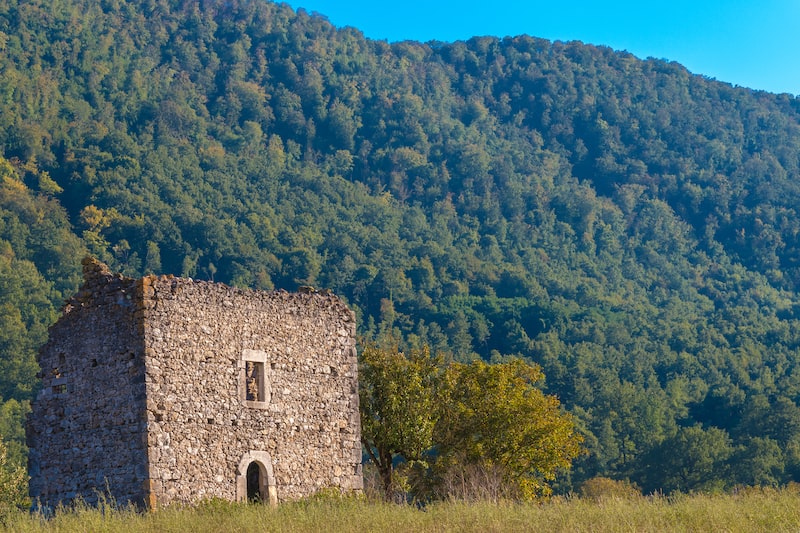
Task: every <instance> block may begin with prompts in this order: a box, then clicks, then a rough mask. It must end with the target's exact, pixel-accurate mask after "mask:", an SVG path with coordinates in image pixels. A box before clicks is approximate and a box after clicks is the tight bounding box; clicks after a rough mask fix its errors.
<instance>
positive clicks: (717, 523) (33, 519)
mask: <svg viewBox="0 0 800 533" xmlns="http://www.w3.org/2000/svg"><path fill="white" fill-rule="evenodd" d="M1 528H4V530H5V531H19V532H28V531H31V532H69V533H73V532H76V531H86V532H90V531H107V532H123V533H137V532H153V533H156V532H158V533H164V532H186V531H191V532H205V531H210V532H226V533H227V532H256V531H259V532H260V531H280V532H307V531H313V532H316V531H353V532H370V531H376V532H377V531H380V532H382V531H388V532H391V533H402V532H412V531H413V532H418V531H434V532H438V531H458V532H462V531H463V532H471V531H475V532H478V531H480V532H506V531H546V532H550V531H569V532H580V531H591V532H603V531H713V532H722V531H747V532H751V531H770V532H774V531H800V492H798V491H796V490H771V489H763V490H748V491H744V492H742V493H739V494H726V495H692V496H678V497H671V498H666V497H629V498H606V499H600V500H599V501H593V500H588V499H581V498H577V497H576V498H557V499H554V500H552V501H550V502H548V503H543V504H524V505H523V504H510V503H509V504H490V503H437V504H434V505H429V506H427V507H425V508H424V509H417V508H415V507H411V506H402V505H393V504H385V503H376V502H368V501H365V500H356V499H313V500H310V501H304V502H296V503H290V504H284V505H281V506H279V507H276V508H269V507H264V506H260V505H239V504H229V503H223V502H208V503H205V504H203V505H200V506H199V507H196V508H185V509H178V508H168V509H162V510H158V511H155V512H151V513H143V514H142V513H136V512H133V511H129V510H118V509H113V508H111V507H106V508H103V509H100V510H97V509H78V510H73V511H69V512H62V513H59V514H57V515H56V516H54V517H52V518H50V519H47V520H46V519H44V518H42V517H38V516H35V515H28V514H19V515H11V516H6V517H5V520H4V523H3V525H2V527H1Z"/></svg>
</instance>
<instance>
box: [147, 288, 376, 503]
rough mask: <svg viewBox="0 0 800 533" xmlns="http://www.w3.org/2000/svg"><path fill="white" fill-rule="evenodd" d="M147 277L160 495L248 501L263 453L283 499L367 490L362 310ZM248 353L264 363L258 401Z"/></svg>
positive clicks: (163, 498) (155, 499)
mask: <svg viewBox="0 0 800 533" xmlns="http://www.w3.org/2000/svg"><path fill="white" fill-rule="evenodd" d="M139 283H140V290H141V293H142V295H143V298H144V300H143V304H142V305H143V309H144V311H143V312H144V315H145V318H146V321H145V324H146V325H145V338H146V367H147V371H146V378H145V379H146V384H147V439H148V443H149V446H150V465H149V468H150V471H149V474H150V477H151V482H150V483H151V485H150V491H151V496H150V504H151V505H163V504H169V503H172V502H195V501H198V500H200V499H202V498H207V497H212V496H213V497H219V498H224V499H230V500H234V499H241V498H243V497H245V496H246V494H245V493H244V492H243V491H244V490H246V489H244V488H243V487H244V483H245V480H244V478H243V474H244V472H243V470H244V469H246V467H247V464H248V462H250V461H251V459H253V458H258V459H259V460H260V461H261V463H268V464H262V466H263V467H265V468H264V469H263V474H264V476H265V477H268V478H269V479H266V480H264V483H265V484H268V485H269V486H270V493H271V496H273V497H277V500H287V499H294V498H298V497H302V496H305V495H309V494H311V493H313V492H315V491H316V490H318V489H320V488H323V487H337V488H341V489H343V490H359V489H361V488H362V477H361V443H360V424H359V412H358V376H357V360H356V355H355V320H354V316H353V313H352V312H351V311H350V310H349V309H348V308H347V307H346V306H345V305H344V304H343V303H342V302H341V301H340V300H338V299H337V298H336V297H334V296H330V295H325V294H320V293H311V294H290V293H286V292H283V291H280V292H271V293H266V292H256V291H243V290H238V289H234V288H231V287H227V286H225V285H221V284H214V283H206V282H199V281H192V280H188V279H179V278H169V277H158V278H157V277H147V278H144V279H142V280H140V282H139ZM248 360H251V361H260V362H261V363H260V364H261V365H262V367H263V372H264V376H262V378H263V383H261V388H262V390H261V394H260V397H259V398H253V400H256V401H248V400H247V390H248V383H247V382H246V377H245V374H246V372H247V369H248V363H247V361H248ZM250 385H252V383H250ZM265 497H266V496H265Z"/></svg>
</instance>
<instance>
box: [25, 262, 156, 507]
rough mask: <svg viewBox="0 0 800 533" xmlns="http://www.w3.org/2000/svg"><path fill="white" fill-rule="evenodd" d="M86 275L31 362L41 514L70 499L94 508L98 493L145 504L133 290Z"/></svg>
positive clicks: (94, 268) (89, 269)
mask: <svg viewBox="0 0 800 533" xmlns="http://www.w3.org/2000/svg"><path fill="white" fill-rule="evenodd" d="M84 275H85V277H86V278H87V282H86V284H85V285H84V286H83V288H82V290H81V292H80V293H78V294H77V295H76V296H75V297H73V298H72V299H71V300H69V301H68V302H67V304H66V305H65V307H64V315H63V316H62V317H61V319H60V320H59V321H58V322H57V323H56V324H55V325H54V326H53V327H52V328H51V330H50V340H49V341H48V342H47V344H45V345H44V346H43V347H42V349H41V351H40V353H39V356H38V361H39V365H40V367H41V378H42V389H41V392H40V393H39V395H38V397H37V398H36V400H35V401H34V403H33V412H32V414H31V416H30V417H29V423H28V445H29V447H30V456H29V457H30V459H29V466H30V475H31V481H30V491H31V495H32V496H33V498H34V500H35V501H37V500H38V503H39V504H40V505H43V506H47V507H53V506H55V505H57V504H58V503H59V502H64V503H69V502H71V501H72V500H74V499H75V498H76V497H81V498H83V499H84V500H85V501H87V502H90V503H91V502H95V501H96V500H97V497H98V493H104V495H105V496H111V497H112V498H113V499H115V500H116V501H117V502H118V503H121V504H125V503H128V502H133V503H137V504H140V503H144V496H145V491H144V488H145V486H146V484H145V481H146V479H147V475H148V466H147V453H146V444H147V441H146V438H144V437H145V435H146V433H145V432H146V427H147V426H146V418H145V397H144V395H145V385H144V343H143V341H142V328H141V324H138V325H137V320H136V316H135V315H136V308H135V302H134V292H135V287H134V282H133V280H131V279H127V278H123V277H122V276H114V275H111V274H110V273H109V272H108V271H107V270H106V269H105V267H104V266H103V265H101V264H99V263H96V262H91V261H88V262H85V263H84ZM109 493H110V494H109Z"/></svg>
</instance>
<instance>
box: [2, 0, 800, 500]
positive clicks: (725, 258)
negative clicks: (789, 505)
mask: <svg viewBox="0 0 800 533" xmlns="http://www.w3.org/2000/svg"><path fill="white" fill-rule="evenodd" d="M0 155H2V156H3V159H2V160H0V177H2V180H3V181H2V183H1V184H0V369H2V371H1V372H0V397H1V398H0V399H1V400H2V401H3V404H2V408H0V433H2V434H3V435H4V436H5V437H6V439H8V440H10V441H11V443H12V444H14V443H16V445H17V447H16V448H14V447H13V446H11V447H10V449H11V452H12V453H11V456H12V457H21V456H22V453H23V451H24V450H23V449H22V447H21V446H20V445H19V443H20V442H21V440H22V436H21V433H20V419H21V414H22V413H24V412H25V410H26V403H25V402H27V401H28V400H29V399H30V398H31V394H32V390H33V388H34V386H35V381H36V380H35V377H34V375H35V372H36V368H35V367H36V365H35V362H34V359H33V357H34V353H35V349H36V347H37V346H38V345H39V344H41V343H42V342H43V340H44V337H45V335H46V331H45V329H46V326H47V324H49V323H50V322H52V321H53V320H54V319H55V317H56V314H57V312H56V310H57V309H58V307H59V306H60V304H61V301H62V300H63V298H64V297H65V295H67V294H69V293H70V292H71V291H72V290H74V289H75V288H76V286H77V284H78V282H79V259H80V257H81V256H83V255H84V254H85V253H87V252H90V253H92V254H94V255H96V256H98V257H99V258H101V259H102V260H103V261H105V262H107V263H109V264H110V265H111V266H112V268H115V269H117V270H121V271H123V272H125V273H127V274H143V273H147V272H159V273H160V272H164V273H173V274H176V275H183V276H192V277H200V278H207V279H214V280H217V281H223V282H226V283H232V284H235V285H241V286H251V287H256V288H264V289H269V288H273V287H285V288H288V289H293V288H295V287H297V286H298V285H314V286H319V287H326V288H330V289H332V290H333V291H334V292H336V293H337V294H339V295H341V296H342V297H343V298H344V299H346V301H347V302H348V303H349V304H350V305H351V306H352V307H353V309H354V310H356V312H357V314H358V318H359V322H360V332H361V333H362V334H363V335H365V336H367V337H373V338H374V337H380V336H388V335H392V336H394V337H397V338H400V337H402V338H403V339H405V341H406V342H407V343H408V344H410V345H412V346H421V345H422V344H428V345H429V346H430V347H431V348H432V350H434V351H435V352H438V353H447V354H452V356H453V357H454V358H455V359H458V360H469V359H473V358H477V357H480V358H484V359H487V360H501V359H502V358H503V357H504V356H507V355H519V356H522V357H524V358H526V359H528V360H531V361H534V362H537V363H539V364H540V365H541V366H542V368H543V370H544V373H545V376H546V385H545V388H546V392H548V393H551V394H556V395H558V397H559V398H560V399H561V401H562V403H563V404H564V405H565V407H566V408H567V409H568V410H570V411H571V412H572V413H573V414H574V416H575V419H576V422H577V423H578V424H579V425H580V427H581V429H582V432H583V434H584V436H585V439H586V440H585V444H586V446H587V452H588V453H587V454H586V455H585V456H584V457H583V458H582V459H581V460H579V461H578V463H577V464H576V467H575V468H574V471H573V473H572V478H571V479H566V480H564V481H563V488H565V489H567V488H570V487H571V486H574V484H576V483H578V482H580V481H581V480H583V479H586V478H588V477H591V476H594V475H605V476H610V477H616V478H628V479H631V480H632V481H634V482H636V483H638V484H639V485H640V486H641V487H642V488H643V489H645V490H654V489H663V490H666V491H670V490H676V489H680V490H695V489H703V488H713V487H725V486H731V485H733V484H776V483H784V482H788V481H800V408H799V407H798V402H800V369H798V366H797V361H798V355H799V354H800V351H799V350H800V296H799V293H800V218H798V216H797V210H798V208H799V206H800V99H797V98H794V97H791V96H789V95H774V94H768V93H763V92H754V91H752V90H749V89H745V88H735V87H732V86H730V85H728V84H725V83H721V82H718V81H714V80H710V79H707V78H704V77H702V76H697V75H692V74H690V73H689V72H688V71H687V70H686V69H685V68H683V67H682V66H680V65H678V64H676V63H668V62H665V61H661V60H652V59H650V60H646V61H642V60H640V59H637V58H635V57H633V56H631V55H630V54H627V53H623V52H616V51H613V50H611V49H608V48H602V47H593V46H586V45H583V44H581V43H579V42H570V43H562V42H549V41H545V40H541V39H536V38H532V37H526V36H520V37H515V38H505V39H496V38H489V37H482V38H475V39H471V40H469V41H467V42H456V43H439V42H432V43H427V44H422V43H416V42H402V43H395V44H388V43H386V42H381V41H371V40H367V39H365V38H364V37H363V35H362V34H361V33H360V32H359V31H358V30H356V29H352V28H345V29H336V28H334V27H333V26H332V25H330V24H329V23H328V22H327V21H326V20H325V19H324V18H323V17H321V16H316V15H315V16H311V15H309V14H307V13H306V12H304V11H302V10H301V11H299V12H295V11H293V10H292V9H291V8H290V7H288V6H286V5H283V4H274V3H269V2H267V1H266V0H226V1H221V0H202V1H199V2H198V1H195V2H186V1H178V0H143V1H139V2H133V1H124V0H102V1H91V0H62V1H59V2H44V1H41V0H25V1H20V0H7V1H6V2H4V3H2V4H0ZM15 450H16V451H15ZM15 453H16V455H15Z"/></svg>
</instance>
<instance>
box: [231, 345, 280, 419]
mask: <svg viewBox="0 0 800 533" xmlns="http://www.w3.org/2000/svg"><path fill="white" fill-rule="evenodd" d="M267 359H268V357H267V353H266V352H265V351H263V350H243V351H242V359H241V360H240V362H239V365H238V366H239V395H240V398H241V399H242V400H243V401H244V404H245V405H246V406H247V407H252V408H255V409H266V408H267V407H268V406H269V401H270V397H271V395H272V387H271V386H270V372H271V368H270V366H269V362H268V361H267Z"/></svg>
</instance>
